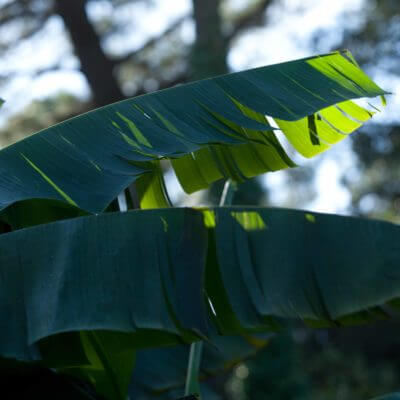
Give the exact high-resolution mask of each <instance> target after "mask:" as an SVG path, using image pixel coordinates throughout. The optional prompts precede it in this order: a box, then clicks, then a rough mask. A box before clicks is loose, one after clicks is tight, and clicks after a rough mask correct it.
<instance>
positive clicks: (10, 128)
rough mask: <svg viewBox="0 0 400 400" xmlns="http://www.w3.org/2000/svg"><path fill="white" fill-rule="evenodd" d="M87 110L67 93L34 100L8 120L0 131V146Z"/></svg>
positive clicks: (83, 103) (79, 101) (85, 105)
mask: <svg viewBox="0 0 400 400" xmlns="http://www.w3.org/2000/svg"><path fill="white" fill-rule="evenodd" d="M88 109H89V104H88V103H86V102H83V101H81V100H79V99H78V98H77V97H75V96H72V95H70V94H67V93H59V94H57V95H55V96H54V97H49V98H45V99H40V100H35V101H33V102H32V103H31V104H29V105H28V106H27V107H26V108H25V109H24V110H23V111H22V112H21V113H17V114H15V115H14V116H12V117H11V118H9V119H8V121H7V124H6V125H5V126H4V127H3V128H1V129H0V146H1V147H4V146H7V145H9V144H11V143H14V142H16V141H18V140H21V139H23V138H24V137H26V136H29V135H31V134H32V133H35V132H37V131H40V130H41V129H44V128H47V127H49V126H51V125H54V124H56V123H57V122H60V121H63V120H65V119H67V118H70V117H73V116H74V115H77V114H81V113H83V112H85V111H88Z"/></svg>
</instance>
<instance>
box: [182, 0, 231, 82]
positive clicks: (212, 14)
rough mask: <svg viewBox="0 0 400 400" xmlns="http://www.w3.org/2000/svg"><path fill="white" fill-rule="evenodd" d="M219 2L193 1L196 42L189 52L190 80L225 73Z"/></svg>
mask: <svg viewBox="0 0 400 400" xmlns="http://www.w3.org/2000/svg"><path fill="white" fill-rule="evenodd" d="M219 6H220V0H193V17H194V20H195V25H196V41H195V44H194V46H193V49H192V52H191V60H190V61H191V78H192V79H203V78H207V77H209V76H212V75H219V74H225V73H226V72H227V69H228V68H227V64H226V53H227V48H226V45H225V41H224V39H223V36H222V31H221V22H222V21H221V16H220V13H219Z"/></svg>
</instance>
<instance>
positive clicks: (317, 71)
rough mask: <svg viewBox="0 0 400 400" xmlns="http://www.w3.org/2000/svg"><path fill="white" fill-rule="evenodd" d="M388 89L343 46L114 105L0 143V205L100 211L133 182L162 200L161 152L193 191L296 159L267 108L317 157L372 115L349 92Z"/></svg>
mask: <svg viewBox="0 0 400 400" xmlns="http://www.w3.org/2000/svg"><path fill="white" fill-rule="evenodd" d="M384 94H385V92H384V91H383V90H382V89H380V88H379V87H378V86H377V85H376V84H375V83H374V82H372V81H371V80H370V79H369V78H368V76H367V75H365V74H364V72H362V71H361V69H360V68H359V67H358V65H357V64H356V62H355V61H354V59H353V58H352V56H351V54H350V53H349V52H347V51H344V52H335V53H330V54H326V55H322V56H315V57H310V58H305V59H301V60H296V61H291V62H286V63H281V64H276V65H272V66H267V67H261V68H256V69H251V70H248V71H243V72H238V73H232V74H227V75H223V76H219V77H215V78H211V79H206V80H202V81H198V82H193V83H189V84H185V85H181V86H176V87H174V88H170V89H166V90H162V91H159V92H156V93H151V94H147V95H143V96H139V97H136V98H133V99H128V100H125V101H122V102H118V103H115V104H111V105H108V106H105V107H102V108H99V109H97V110H94V111H92V112H89V113H86V114H83V115H80V116H78V117H75V118H72V119H69V120H67V121H64V122H62V123H60V124H57V125H55V126H53V127H50V128H48V129H45V130H43V131H41V132H39V133H37V134H35V135H33V136H31V137H28V138H26V139H24V140H22V141H20V142H18V143H16V144H14V145H12V146H9V147H7V148H4V149H3V150H1V151H0V209H4V208H6V207H8V206H10V205H12V204H14V203H17V202H20V201H24V200H25V201H31V200H32V199H37V200H36V207H38V204H39V205H40V201H39V199H47V200H49V199H52V200H57V201H59V202H62V203H65V204H67V205H70V206H72V208H76V207H78V209H81V210H83V211H82V212H88V213H99V212H102V211H104V210H105V209H106V207H107V206H108V205H109V204H110V203H111V201H112V200H113V199H115V198H116V197H117V196H118V194H119V193H120V192H121V191H122V190H123V189H124V188H126V187H127V186H128V185H129V184H130V183H132V182H133V181H138V186H139V191H140V192H141V193H139V194H140V198H141V199H144V200H143V202H144V206H146V204H147V207H151V206H153V207H154V205H155V206H158V207H160V206H162V205H163V204H165V202H166V200H165V193H164V189H163V182H162V176H161V177H160V175H159V166H158V163H159V160H161V159H169V160H171V161H172V165H173V168H174V170H175V172H176V175H177V177H178V179H179V181H180V182H181V184H182V186H183V188H184V189H185V190H186V191H187V192H189V193H190V192H194V191H196V190H199V189H202V188H205V187H208V186H209V185H210V184H211V183H212V182H214V181H216V180H218V179H221V178H229V179H232V180H234V181H242V180H244V179H245V178H248V177H252V176H255V175H259V174H262V173H264V172H268V171H276V170H280V169H284V168H288V167H293V166H295V164H294V162H293V161H292V160H291V159H290V158H289V156H288V154H287V153H286V150H285V148H284V146H283V145H282V144H281V142H280V139H279V138H278V137H277V135H276V134H275V128H272V127H271V125H270V124H269V122H268V119H267V118H266V116H269V117H271V118H273V119H274V120H275V122H276V123H277V125H278V126H279V129H281V130H282V131H283V133H284V135H285V136H286V138H287V140H288V141H289V142H290V144H291V145H292V146H293V147H294V149H296V150H297V152H299V153H300V154H302V155H304V156H305V157H312V156H314V155H316V154H318V153H320V152H322V151H325V150H327V149H328V148H330V147H331V146H332V145H333V144H334V143H336V142H338V141H340V140H342V139H344V138H345V137H347V136H348V134H349V133H351V132H352V131H354V130H355V129H356V128H358V127H359V126H361V124H362V123H364V122H365V121H367V120H368V119H369V118H371V116H372V115H373V112H371V111H368V110H366V109H364V108H361V107H360V106H358V105H356V104H355V103H353V102H352V101H351V99H357V98H361V97H375V96H382V95H384ZM149 193H150V194H149ZM149 197H150V198H151V199H153V200H149ZM46 207H48V204H47V205H46ZM43 208H44V207H43ZM43 212H44V211H43ZM77 213H78V211H77ZM6 214H7V213H6ZM19 214H20V213H19ZM39 214H40V213H39ZM7 218H8V220H9V221H10V219H11V220H12V218H11V217H10V216H9V215H8V217H7ZM27 218H28V219H29V218H31V217H29V216H28V217H27ZM45 222H47V220H46V221H45ZM30 224H32V223H30V222H23V223H22V225H23V226H28V225H30Z"/></svg>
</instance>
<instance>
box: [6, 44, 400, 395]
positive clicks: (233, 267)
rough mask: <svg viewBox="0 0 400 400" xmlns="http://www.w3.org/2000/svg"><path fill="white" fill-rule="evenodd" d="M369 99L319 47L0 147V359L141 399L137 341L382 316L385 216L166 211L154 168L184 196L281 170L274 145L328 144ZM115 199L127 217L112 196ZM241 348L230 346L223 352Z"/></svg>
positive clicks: (357, 72) (386, 311)
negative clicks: (165, 165)
mask: <svg viewBox="0 0 400 400" xmlns="http://www.w3.org/2000/svg"><path fill="white" fill-rule="evenodd" d="M385 94H386V92H385V91H384V90H382V89H381V88H379V87H378V86H377V85H376V84H375V83H374V82H373V81H372V80H371V79H370V78H369V77H368V76H367V75H366V74H365V73H364V72H363V71H362V70H361V69H360V67H359V66H358V65H357V63H356V61H355V60H354V59H353V57H352V55H351V54H350V53H349V52H348V51H342V52H335V53H330V54H326V55H321V56H315V57H310V58H305V59H301V60H296V61H291V62H287V63H282V64H277V65H272V66H267V67H261V68H256V69H251V70H248V71H243V72H238V73H233V74H228V75H223V76H219V77H215V78H212V79H207V80H203V81H198V82H194V83H189V84H186V85H182V86H177V87H174V88H171V89H166V90H163V91H159V92H156V93H152V94H148V95H144V96H139V97H136V98H133V99H128V100H125V101H122V102H119V103H115V104H111V105H108V106H105V107H102V108H99V109H97V110H94V111H91V112H89V113H87V114H83V115H80V116H78V117H75V118H72V119H70V120H67V121H64V122H62V123H60V124H58V125H55V126H52V127H50V128H48V129H45V130H43V131H41V132H38V133H37V134H35V135H33V136H31V137H29V138H26V139H24V140H22V141H20V142H18V143H16V144H14V145H12V146H9V147H7V148H4V149H2V150H1V151H0V172H1V173H0V232H1V235H0V249H1V251H0V326H1V330H0V356H1V357H3V358H4V359H6V360H19V361H23V362H28V363H34V364H38V365H40V366H46V367H49V368H52V369H53V370H56V371H58V372H59V373H60V374H64V375H65V376H68V377H70V378H71V379H72V380H74V379H76V378H78V379H80V380H82V381H84V382H87V383H88V384H90V385H92V387H94V389H95V390H96V392H97V393H98V394H99V395H101V396H103V397H105V398H108V399H116V400H125V399H126V398H127V396H128V393H129V392H130V393H131V394H132V399H133V398H135V397H137V398H138V399H140V398H144V399H147V398H150V397H149V396H150V395H146V393H144V394H143V390H142V392H141V393H140V390H141V388H143V387H147V389H148V388H149V385H151V384H152V379H153V380H155V379H157V380H159V379H161V377H160V374H149V373H148V372H149V371H147V372H146V368H145V367H146V365H147V362H145V363H144V364H143V362H142V363H141V362H140V359H142V357H143V356H142V355H141V354H142V352H146V351H152V352H153V353H152V354H153V356H154V357H158V355H157V354H161V353H160V352H162V351H163V350H160V349H158V350H154V349H155V348H159V347H164V346H182V345H186V346H187V345H189V344H190V343H193V342H199V341H203V342H204V343H206V344H207V345H208V346H211V347H213V346H214V347H215V348H217V349H219V352H220V353H222V354H223V353H224V351H223V349H224V348H226V347H225V346H228V342H224V339H223V338H224V336H227V337H229V335H241V336H240V337H241V338H242V339H237V340H243V338H246V340H250V339H249V338H253V339H251V340H252V341H253V342H254V340H256V339H254V338H257V337H258V336H257V335H259V334H261V333H264V334H265V333H267V334H268V333H270V332H273V331H276V330H279V329H280V328H281V327H282V326H284V325H285V323H286V322H287V321H291V320H301V321H304V323H305V324H307V325H309V326H311V327H329V326H342V325H349V324H360V323H366V322H369V321H374V320H376V319H382V318H387V317H389V316H391V315H392V314H396V312H397V309H398V308H399V304H400V303H399V300H398V299H399V297H400V274H399V271H398V265H399V261H400V228H399V227H398V226H397V225H394V224H390V223H387V222H379V221H372V220H364V219H358V218H351V217H341V216H335V215H324V214H318V213H311V212H306V211H299V210H297V211H296V210H285V209H269V208H252V207H230V206H224V207H211V208H201V207H200V208H174V207H171V206H170V201H169V198H168V194H167V190H166V186H165V183H164V178H163V173H162V168H161V166H160V163H161V162H164V160H167V161H168V162H170V164H171V165H172V168H173V169H174V171H175V174H176V176H177V178H178V180H179V182H180V184H181V185H182V187H183V189H184V190H185V191H186V192H188V193H192V192H195V191H197V190H200V189H203V188H206V187H208V186H209V185H210V184H211V183H213V182H215V181H217V180H220V179H226V180H231V181H235V182H240V181H243V180H245V179H247V178H249V177H252V176H256V175H259V174H262V173H265V172H272V171H276V170H281V169H285V168H292V167H295V166H296V164H295V163H294V162H293V160H292V159H291V158H290V156H289V154H288V153H290V151H288V148H291V149H292V151H297V152H298V153H299V154H301V155H303V156H304V157H313V156H315V155H317V154H319V153H321V152H323V151H325V150H328V149H329V148H330V147H331V146H332V145H333V144H335V143H337V142H339V141H341V140H342V139H344V138H346V137H347V136H348V135H349V134H350V133H352V132H353V131H354V130H356V129H357V128H359V127H360V126H361V125H362V124H363V123H365V122H366V121H368V120H369V119H370V118H371V117H372V116H373V114H374V112H375V111H374V109H371V110H369V109H366V108H363V107H361V106H359V105H358V104H357V103H355V102H354V101H353V100H354V99H358V98H365V97H366V98H372V97H376V96H381V97H382V98H383V99H384V97H383V96H384V95H385ZM284 141H285V142H284ZM283 142H284V143H283ZM132 183H134V185H135V193H134V195H135V196H133V195H132V191H131V190H130V189H129V188H130V187H131V184H132ZM120 194H122V195H124V197H125V200H126V203H127V204H128V208H129V210H128V211H120V210H118V207H117V206H116V205H115V204H116V199H117V198H118V196H119V195H120ZM135 204H136V205H138V206H139V209H132V210H131V209H130V208H133V205H135ZM228 347H229V346H228ZM239 347H240V346H239ZM239 347H238V348H239ZM146 349H151V350H146ZM177 349H178V348H177ZM175 351H178V352H179V350H175ZM245 353H246V352H245ZM149 354H151V353H149ZM172 354H173V353H172ZM207 354H209V352H208V353H207V351H206V352H205V357H209V355H208V356H207ZM246 354H248V353H246ZM136 355H137V357H136ZM243 356H245V355H244V354H242V353H241V352H240V351H239V350H238V352H236V351H234V350H231V353H230V358H229V357H228V358H229V360H227V359H225V361H224V362H225V363H226V364H229V365H233V364H234V362H235V361H237V360H238V358H237V357H239V358H240V357H243ZM135 357H136V358H137V359H138V362H137V365H136V366H137V368H136V369H135ZM150 357H152V356H151V355H150ZM160 357H161V356H160ZM154 361H155V360H153V362H154ZM10 362H11V361H10ZM155 362H156V361H155ZM203 362H204V363H205V365H207V362H208V361H207V359H204V360H203ZM141 365H142V368H144V370H145V372H146V373H141V372H140V371H142V370H141V369H140V368H141V367H140V366H141ZM203 367H204V365H203ZM165 368H166V369H167V368H168V365H166V367H165ZM132 371H133V372H132ZM203 371H204V369H203ZM169 372H171V371H169ZM166 376H168V374H167V371H166ZM171 379H173V378H171ZM153 384H154V387H155V388H157V387H165V388H168V387H170V386H169V385H168V383H165V382H164V383H162V382H161V383H160V382H153ZM163 385H164V386H163ZM181 385H182V379H181V378H179V385H178V386H177V388H179V387H180V386H181ZM147 389H146V390H147ZM82 390H83V391H85V390H84V389H82ZM135 391H136V392H135ZM147 391H148V390H147ZM155 391H156V392H157V389H155ZM88 393H89V392H87V393H86V394H87V396H90V395H89V394H88ZM174 394H176V397H179V396H183V394H184V393H183V391H182V392H181V393H179V392H174ZM140 396H144V397H140ZM146 396H147V397H146ZM88 398H90V397H88Z"/></svg>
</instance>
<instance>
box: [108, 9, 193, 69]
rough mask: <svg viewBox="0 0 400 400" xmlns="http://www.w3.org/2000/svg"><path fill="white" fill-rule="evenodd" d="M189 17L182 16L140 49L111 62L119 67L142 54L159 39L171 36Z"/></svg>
mask: <svg viewBox="0 0 400 400" xmlns="http://www.w3.org/2000/svg"><path fill="white" fill-rule="evenodd" d="M189 17H190V15H184V16H183V17H180V18H178V19H177V20H176V21H175V22H174V23H172V24H171V25H170V26H169V27H168V28H167V29H166V30H165V31H164V32H162V33H161V34H160V35H157V36H154V37H152V38H151V39H149V40H148V41H147V42H146V43H145V44H144V45H143V46H142V47H140V48H139V49H137V50H133V51H131V52H129V53H127V54H124V55H123V56H122V57H118V58H114V59H113V60H112V61H113V63H114V65H119V64H121V63H124V62H126V61H129V60H130V59H132V58H135V57H136V56H137V55H138V54H140V53H143V52H144V51H146V50H148V49H150V48H151V47H153V46H154V45H155V44H156V43H157V42H158V41H159V40H160V39H162V38H163V37H165V36H167V35H169V34H171V33H172V32H174V31H175V30H176V29H178V28H179V27H180V26H181V25H182V24H183V23H184V22H185V21H187V20H188V19H189Z"/></svg>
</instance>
